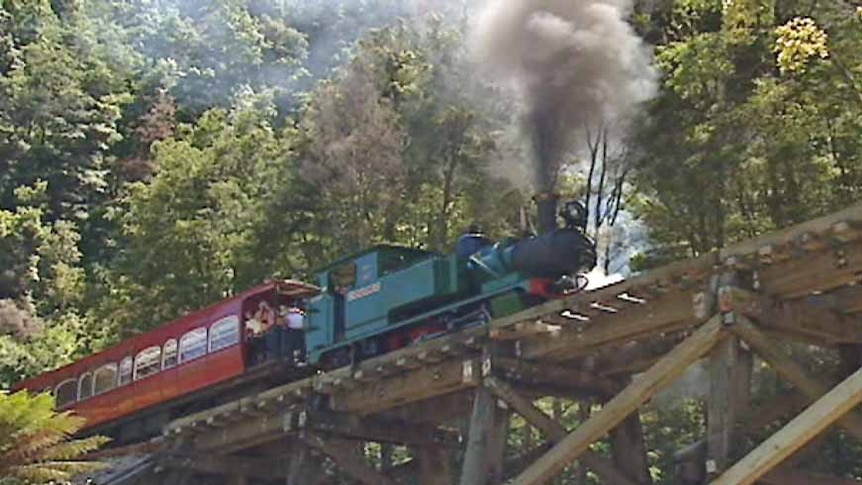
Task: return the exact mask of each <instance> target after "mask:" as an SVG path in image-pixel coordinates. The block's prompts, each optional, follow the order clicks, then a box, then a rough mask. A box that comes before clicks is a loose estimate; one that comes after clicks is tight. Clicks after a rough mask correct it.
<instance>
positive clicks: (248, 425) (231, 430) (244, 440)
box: [192, 411, 298, 455]
mask: <svg viewBox="0 0 862 485" xmlns="http://www.w3.org/2000/svg"><path fill="white" fill-rule="evenodd" d="M297 414H298V413H296V412H290V411H285V412H280V413H275V414H271V415H263V416H250V417H248V418H246V419H245V420H243V421H239V422H237V423H235V424H232V425H229V426H224V427H221V428H211V429H208V430H206V431H205V432H202V433H200V434H198V435H197V436H195V437H194V439H193V440H192V444H193V446H194V449H195V450H198V451H214V452H217V453H219V454H224V455H228V454H231V453H234V452H236V451H239V450H243V449H246V448H251V447H254V446H257V445H260V444H263V443H267V442H269V441H274V440H277V439H279V438H281V437H283V436H284V434H285V433H286V432H287V431H289V430H290V423H291V422H295V421H296V417H297Z"/></svg>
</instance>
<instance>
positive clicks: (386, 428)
mask: <svg viewBox="0 0 862 485" xmlns="http://www.w3.org/2000/svg"><path fill="white" fill-rule="evenodd" d="M301 422H302V424H301V425H299V426H300V427H301V428H303V429H306V430H309V431H313V432H315V433H326V434H332V435H335V436H340V437H342V438H347V439H354V440H360V441H376V442H379V443H398V444H404V445H412V446H442V447H457V446H458V444H459V443H458V435H457V433H455V432H450V431H447V430H442V429H439V428H438V427H437V426H435V425H431V424H423V423H411V422H408V421H405V420H401V419H393V418H381V417H376V416H365V417H363V416H358V415H355V414H349V413H341V412H336V411H322V410H309V411H306V412H305V414H304V415H303V419H302V420H301Z"/></svg>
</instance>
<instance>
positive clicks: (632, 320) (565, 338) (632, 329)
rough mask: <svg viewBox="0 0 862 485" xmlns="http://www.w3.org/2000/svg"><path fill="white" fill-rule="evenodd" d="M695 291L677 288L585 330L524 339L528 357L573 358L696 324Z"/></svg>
mask: <svg viewBox="0 0 862 485" xmlns="http://www.w3.org/2000/svg"><path fill="white" fill-rule="evenodd" d="M696 322H697V316H696V314H695V306H694V293H692V292H688V291H675V292H672V293H669V294H667V295H665V296H662V297H660V298H658V299H655V300H651V301H650V302H649V303H646V304H644V305H640V306H637V307H634V308H632V309H631V310H629V311H625V312H621V313H619V314H614V315H607V316H605V317H602V318H601V319H598V320H596V322H591V324H590V326H589V327H587V328H586V329H585V330H584V331H582V332H571V331H569V332H567V331H563V332H560V333H559V334H557V335H555V336H553V337H541V338H535V339H531V340H526V341H523V342H521V357H523V358H525V359H528V360H530V359H538V358H551V359H552V360H566V359H571V358H572V356H574V355H577V353H578V352H583V351H586V350H590V349H594V348H596V347H598V346H601V345H613V344H619V343H625V342H627V341H629V340H632V339H635V338H637V337H641V336H643V335H645V334H650V333H658V332H673V331H678V330H682V329H684V328H687V327H690V326H693V325H695V324H696Z"/></svg>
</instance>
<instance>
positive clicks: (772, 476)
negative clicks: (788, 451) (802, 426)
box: [757, 468, 859, 485]
mask: <svg viewBox="0 0 862 485" xmlns="http://www.w3.org/2000/svg"><path fill="white" fill-rule="evenodd" d="M757 483H762V484H764V485H811V484H817V485H859V480H855V479H852V478H843V477H836V476H831V475H824V474H822V473H812V472H808V471H805V470H793V469H781V468H780V469H777V470H772V471H771V472H769V473H767V474H766V475H765V476H763V477H761V478H760V479H759V480H758V481H757Z"/></svg>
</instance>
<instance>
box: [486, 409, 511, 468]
mask: <svg viewBox="0 0 862 485" xmlns="http://www.w3.org/2000/svg"><path fill="white" fill-rule="evenodd" d="M494 404H495V407H494V416H493V420H492V422H491V426H490V429H489V434H488V443H487V446H485V474H486V475H487V477H488V479H487V484H488V485H501V484H502V483H503V481H504V480H505V478H506V477H505V475H504V472H505V459H506V440H507V439H508V437H509V421H510V419H511V418H512V412H511V410H510V409H509V408H508V406H501V404H503V403H501V402H500V401H497V400H496V399H495V400H494Z"/></svg>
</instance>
